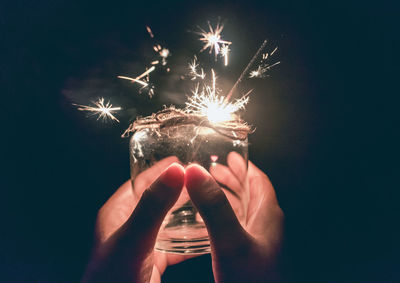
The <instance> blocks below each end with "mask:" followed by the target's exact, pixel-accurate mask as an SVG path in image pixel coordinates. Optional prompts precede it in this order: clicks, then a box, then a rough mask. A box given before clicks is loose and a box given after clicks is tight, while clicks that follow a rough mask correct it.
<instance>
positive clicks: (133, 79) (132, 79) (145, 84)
mask: <svg viewBox="0 0 400 283" xmlns="http://www.w3.org/2000/svg"><path fill="white" fill-rule="evenodd" d="M117 78H119V79H123V80H128V81H132V82H133V83H135V82H137V83H139V84H141V85H142V86H145V87H146V86H147V85H148V84H147V83H146V82H144V81H141V80H138V79H135V78H131V77H126V76H117Z"/></svg>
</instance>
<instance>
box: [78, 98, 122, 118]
mask: <svg viewBox="0 0 400 283" xmlns="http://www.w3.org/2000/svg"><path fill="white" fill-rule="evenodd" d="M93 104H94V106H87V105H79V104H73V105H75V106H78V110H79V111H89V112H92V113H93V114H94V115H95V114H97V115H98V117H97V120H99V119H103V120H106V119H107V118H110V119H111V120H114V121H117V122H119V120H118V119H117V118H116V117H115V116H114V115H113V114H112V112H114V111H119V110H121V109H122V108H121V107H112V104H111V103H110V101H108V102H107V103H104V98H99V100H98V101H95V102H93Z"/></svg>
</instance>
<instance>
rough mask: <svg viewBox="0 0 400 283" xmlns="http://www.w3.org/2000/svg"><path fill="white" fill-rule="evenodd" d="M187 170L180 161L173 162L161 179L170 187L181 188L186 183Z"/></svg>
mask: <svg viewBox="0 0 400 283" xmlns="http://www.w3.org/2000/svg"><path fill="white" fill-rule="evenodd" d="M184 175H185V170H184V169H183V167H182V165H180V164H179V163H176V162H174V163H172V164H171V165H170V166H169V167H168V168H167V169H165V171H164V172H163V174H162V175H161V178H160V181H161V183H162V184H163V185H165V186H167V187H169V188H181V187H182V186H183V183H184Z"/></svg>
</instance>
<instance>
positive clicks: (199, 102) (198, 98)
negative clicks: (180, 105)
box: [185, 70, 249, 123]
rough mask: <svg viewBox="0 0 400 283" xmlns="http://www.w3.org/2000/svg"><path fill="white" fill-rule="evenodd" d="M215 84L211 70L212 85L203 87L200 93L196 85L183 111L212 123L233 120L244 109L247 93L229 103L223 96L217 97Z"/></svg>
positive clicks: (247, 99) (247, 100)
mask: <svg viewBox="0 0 400 283" xmlns="http://www.w3.org/2000/svg"><path fill="white" fill-rule="evenodd" d="M215 83H216V79H215V73H214V71H213V70H212V85H211V86H209V85H207V86H204V87H203V89H202V90H201V91H199V85H197V86H196V88H195V90H194V91H192V93H193V95H192V96H191V97H189V98H188V101H187V102H186V108H185V111H187V112H188V113H195V114H200V115H203V116H206V117H207V119H208V120H209V121H210V122H212V123H219V122H225V121H231V120H233V119H234V116H233V114H234V113H235V112H237V111H238V110H241V109H244V108H245V106H246V104H247V103H248V102H249V97H248V93H247V94H246V95H244V96H243V97H242V98H240V99H237V100H236V101H235V102H229V101H226V100H225V97H224V96H220V95H218V93H217V91H216V88H215Z"/></svg>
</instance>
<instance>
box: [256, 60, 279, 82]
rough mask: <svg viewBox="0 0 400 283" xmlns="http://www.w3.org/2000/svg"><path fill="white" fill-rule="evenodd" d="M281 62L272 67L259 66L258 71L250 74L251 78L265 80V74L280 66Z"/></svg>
mask: <svg viewBox="0 0 400 283" xmlns="http://www.w3.org/2000/svg"><path fill="white" fill-rule="evenodd" d="M280 63H281V62H279V61H278V62H275V63H274V64H272V65H259V66H258V67H257V69H255V70H253V71H251V72H250V74H249V78H264V77H265V73H266V72H267V71H268V70H269V69H271V68H272V67H274V66H276V65H278V64H280Z"/></svg>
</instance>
